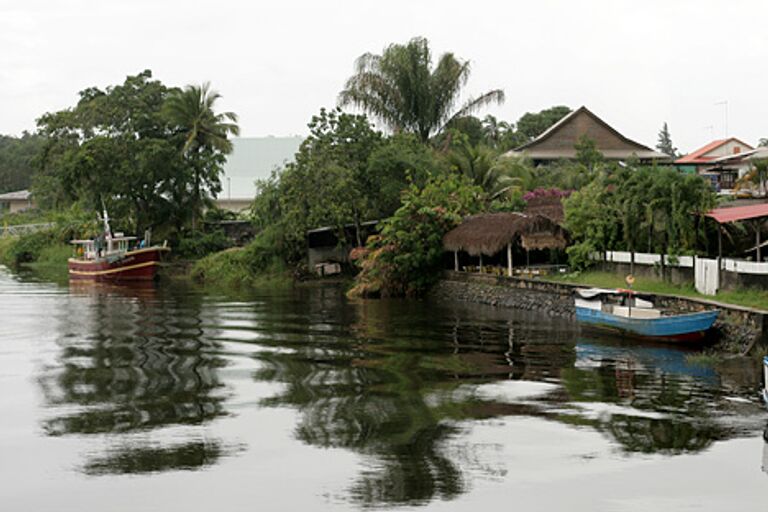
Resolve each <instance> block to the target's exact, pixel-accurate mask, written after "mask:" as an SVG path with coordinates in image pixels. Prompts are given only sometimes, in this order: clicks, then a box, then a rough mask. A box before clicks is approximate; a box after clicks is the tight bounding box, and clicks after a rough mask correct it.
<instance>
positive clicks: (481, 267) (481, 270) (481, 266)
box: [480, 253, 483, 274]
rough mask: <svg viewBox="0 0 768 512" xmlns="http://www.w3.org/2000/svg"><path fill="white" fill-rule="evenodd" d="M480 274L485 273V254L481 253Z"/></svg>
mask: <svg viewBox="0 0 768 512" xmlns="http://www.w3.org/2000/svg"><path fill="white" fill-rule="evenodd" d="M480 273H481V274H482V273H483V253H480Z"/></svg>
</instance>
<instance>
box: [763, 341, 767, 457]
mask: <svg viewBox="0 0 768 512" xmlns="http://www.w3.org/2000/svg"><path fill="white" fill-rule="evenodd" d="M763 401H765V405H768V356H765V357H764V358H763ZM766 432H768V430H767V431H766ZM766 442H768V438H766Z"/></svg>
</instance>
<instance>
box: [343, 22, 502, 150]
mask: <svg viewBox="0 0 768 512" xmlns="http://www.w3.org/2000/svg"><path fill="white" fill-rule="evenodd" d="M469 75H470V65H469V62H468V61H462V60H460V59H458V58H457V57H456V56H455V55H453V54H452V53H444V54H443V55H441V56H440V58H439V59H438V61H437V65H436V66H434V67H433V66H432V52H431V51H430V49H429V42H428V41H427V40H426V39H424V38H421V37H416V38H413V39H411V40H410V41H408V42H407V43H406V44H392V45H390V46H388V47H387V48H385V49H384V51H383V52H382V54H381V55H376V54H372V53H366V54H363V55H362V56H360V57H359V58H358V59H357V62H356V70H355V74H354V75H352V77H350V78H349V79H348V80H347V82H346V85H345V87H344V90H342V91H341V93H340V94H339V104H340V105H342V106H346V105H354V106H357V107H360V108H362V109H363V110H364V111H366V112H368V113H369V114H371V115H372V116H374V117H375V118H377V119H379V120H381V121H382V122H383V123H384V124H385V125H386V126H387V127H388V128H390V129H391V130H392V131H394V132H411V133H414V134H416V135H417V136H418V137H419V138H420V139H421V140H422V141H427V140H428V139H429V138H430V137H431V136H432V135H434V134H436V133H438V132H440V131H441V130H442V129H443V128H444V127H445V126H446V125H447V124H448V123H449V122H450V121H451V120H453V119H455V118H459V117H464V116H467V115H469V114H471V113H473V112H475V111H477V110H479V109H480V108H482V107H484V106H486V105H488V104H490V103H501V102H502V101H504V92H503V91H502V90H501V89H494V90H491V91H488V92H486V93H484V94H481V95H480V96H478V97H476V98H470V99H469V100H467V101H465V102H464V103H463V104H461V106H460V107H459V108H458V109H457V108H456V106H457V105H458V103H459V98H460V96H461V92H462V89H463V88H464V86H465V85H466V83H467V80H468V79H469Z"/></svg>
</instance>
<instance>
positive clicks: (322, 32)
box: [0, 0, 768, 150]
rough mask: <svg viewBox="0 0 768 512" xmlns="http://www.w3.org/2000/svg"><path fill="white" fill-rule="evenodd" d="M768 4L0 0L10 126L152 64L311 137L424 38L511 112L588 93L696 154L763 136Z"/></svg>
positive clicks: (253, 130) (249, 123) (254, 129)
mask: <svg viewBox="0 0 768 512" xmlns="http://www.w3.org/2000/svg"><path fill="white" fill-rule="evenodd" d="M766 20H768V2H766V1H760V0H753V1H738V0H730V1H702V0H698V1H693V0H691V1H689V0H666V1H655V0H652V1H651V0H643V1H621V0H612V1H589V0H580V1H554V0H552V1H548V0H537V1H536V2H512V1H505V2H502V1H499V2H490V1H482V0H473V1H468V0H463V1H452V0H436V1H433V0H418V1H417V0H410V1H404V0H384V1H378V2H370V1H364V0H357V1H352V0H329V1H324V0H315V1H309V0H307V1H299V0H278V1H271V2H268V3H263V2H253V1H252V2H245V1H242V2H235V1H230V0H217V1H215V2H214V1H206V2H202V1H196V0H151V1H150V0H130V1H129V0H120V1H118V0H99V1H95V0H94V1H92V0H47V1H45V0H16V1H10V0H0V133H6V134H19V133H20V132H21V131H22V130H25V129H26V130H32V129H34V126H35V119H36V118H37V117H38V116H39V115H40V114H41V113H43V112H46V111H51V110H57V109H62V108H65V107H68V106H70V105H72V104H74V102H75V101H76V99H77V92H78V91H79V90H81V89H84V88H86V87H89V86H94V85H95V86H100V87H104V86H107V85H110V84H116V83H119V82H122V80H123V79H124V78H125V76H126V75H128V74H135V73H137V72H139V71H141V70H143V69H146V68H149V69H151V70H152V71H153V72H154V75H155V77H157V78H159V79H160V80H162V81H163V82H164V83H166V84H168V85H185V84H189V83H200V82H203V81H206V80H209V81H211V82H212V83H213V86H214V88H215V89H217V90H218V91H219V92H220V93H221V94H222V95H223V97H224V98H223V101H222V103H221V108H222V109H227V110H233V111H235V112H236V113H237V114H238V115H239V116H240V125H241V129H242V134H243V135H245V136H263V135H270V134H271V135H292V134H305V133H306V123H307V122H308V120H309V118H310V117H311V116H312V115H313V114H314V113H316V112H317V111H318V110H319V108H320V107H322V106H333V105H334V104H335V102H336V96H337V94H338V92H339V90H340V89H341V88H342V86H343V83H344V81H345V79H346V78H347V77H348V76H349V75H350V74H351V73H352V71H353V63H354V60H355V58H356V57H357V56H359V55H360V54H362V53H364V52H366V51H372V52H377V53H379V52H381V50H382V49H383V48H384V47H385V46H386V45H387V44H389V43H392V42H405V41H407V40H408V39H409V38H411V37H413V36H416V35H421V36H425V37H427V38H428V39H429V40H430V41H431V45H432V49H433V52H434V53H435V54H438V53H442V52H444V51H453V52H454V53H455V54H456V55H458V56H459V57H462V58H464V59H468V60H470V61H471V62H472V69H473V71H472V77H471V79H470V82H469V84H468V87H467V90H466V91H467V93H468V94H477V93H480V92H484V91H486V90H488V89H490V88H495V87H500V88H503V89H504V90H505V92H506V94H507V101H506V103H505V104H504V105H503V106H501V107H494V108H492V109H490V110H489V113H492V114H494V115H496V116H497V117H499V118H501V119H504V120H509V121H514V120H516V119H517V118H518V117H519V116H520V115H521V114H523V113H525V112H527V111H537V110H540V109H543V108H546V107H549V106H551V105H555V104H566V105H569V106H571V107H572V108H575V107H578V106H579V105H586V106H587V107H589V108H590V109H591V110H593V111H594V112H595V113H596V114H598V115H599V116H601V117H603V119H605V120H606V121H607V122H609V123H610V124H612V125H613V126H614V127H615V128H617V129H618V130H619V131H621V132H623V133H624V134H625V135H626V136H628V137H630V138H633V139H635V140H637V141H638V142H642V143H645V144H648V145H655V144H656V137H657V133H658V130H659V128H660V126H661V124H662V123H663V122H664V121H667V122H668V123H669V126H670V130H671V133H672V137H673V141H674V142H675V144H676V145H677V146H678V147H679V148H680V149H681V150H692V149H695V148H696V147H698V146H700V145H702V144H704V143H705V142H707V141H708V140H710V139H712V138H713V137H721V136H722V135H724V133H725V107H724V106H722V105H715V104H716V103H717V102H721V101H724V100H727V101H728V111H729V112H728V131H729V134H730V135H735V136H738V137H741V138H742V139H744V140H745V141H746V142H749V143H756V142H757V139H759V138H760V137H768V101H766V96H767V95H768V87H767V86H768V29H766Z"/></svg>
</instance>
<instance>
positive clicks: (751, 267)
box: [591, 251, 768, 275]
mask: <svg viewBox="0 0 768 512" xmlns="http://www.w3.org/2000/svg"><path fill="white" fill-rule="evenodd" d="M591 257H592V259H593V260H595V261H607V262H611V263H630V262H631V260H632V254H631V253H629V252H626V251H607V252H605V254H601V253H598V252H595V253H592V255H591ZM695 259H696V257H695V256H669V255H667V256H665V258H664V262H665V263H666V264H667V265H668V266H670V267H680V268H693V267H694V261H695ZM635 265H661V254H652V253H644V252H636V253H635ZM723 270H725V271H727V272H736V273H739V274H754V275H768V262H766V261H763V262H757V261H746V260H736V259H733V258H723Z"/></svg>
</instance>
